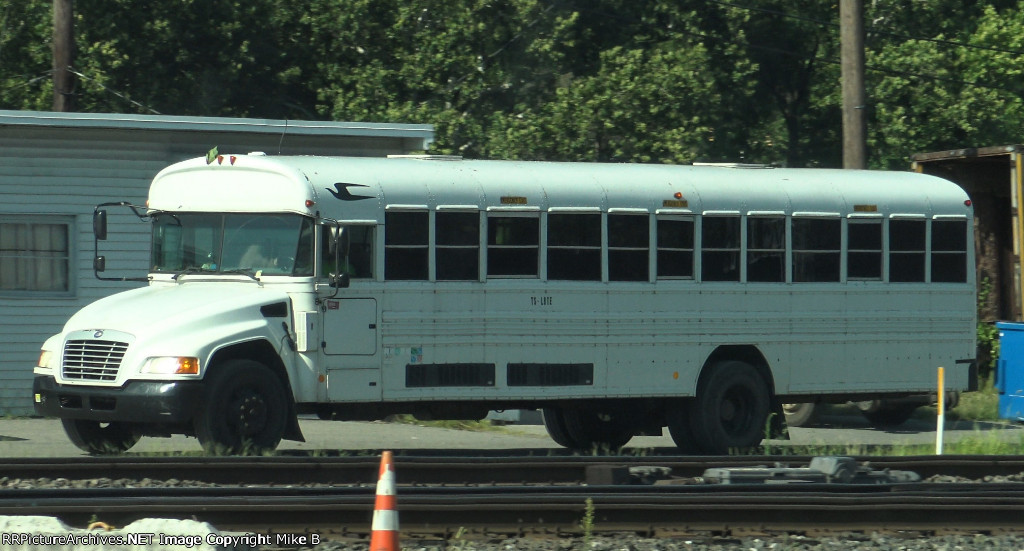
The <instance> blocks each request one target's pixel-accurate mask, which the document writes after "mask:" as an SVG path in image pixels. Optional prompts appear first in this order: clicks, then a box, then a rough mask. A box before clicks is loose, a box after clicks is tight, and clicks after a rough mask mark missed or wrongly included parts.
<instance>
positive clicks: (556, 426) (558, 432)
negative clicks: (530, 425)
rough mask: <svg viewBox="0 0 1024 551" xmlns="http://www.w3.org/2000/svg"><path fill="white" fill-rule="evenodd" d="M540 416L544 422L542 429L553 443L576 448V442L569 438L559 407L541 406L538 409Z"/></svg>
mask: <svg viewBox="0 0 1024 551" xmlns="http://www.w3.org/2000/svg"><path fill="white" fill-rule="evenodd" d="M540 418H541V420H542V421H543V422H544V429H545V430H547V431H548V436H550V437H551V439H552V440H554V442H555V444H558V445H559V446H562V447H564V448H569V449H574V448H576V447H577V446H576V442H575V441H574V440H572V439H571V438H569V432H568V431H567V430H566V429H565V418H564V417H563V416H562V410H561V409H559V408H543V409H541V410H540Z"/></svg>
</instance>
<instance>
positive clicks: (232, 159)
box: [230, 155, 238, 166]
mask: <svg viewBox="0 0 1024 551" xmlns="http://www.w3.org/2000/svg"><path fill="white" fill-rule="evenodd" d="M230 159H231V165H232V166H234V164H235V161H237V160H238V157H235V156H234V155H232V156H231V157H230Z"/></svg>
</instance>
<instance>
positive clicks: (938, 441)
mask: <svg viewBox="0 0 1024 551" xmlns="http://www.w3.org/2000/svg"><path fill="white" fill-rule="evenodd" d="M945 378H946V373H945V369H943V368H942V367H940V368H939V393H938V395H937V396H938V408H939V415H938V418H937V420H936V421H935V455H942V429H943V428H944V427H945V425H946V396H945V387H946V382H945Z"/></svg>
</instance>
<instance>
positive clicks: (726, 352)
mask: <svg viewBox="0 0 1024 551" xmlns="http://www.w3.org/2000/svg"><path fill="white" fill-rule="evenodd" d="M728 360H735V361H740V362H743V363H747V364H750V365H752V366H754V368H756V369H757V372H758V374H759V375H761V377H762V378H763V379H764V382H765V384H767V385H768V389H769V391H770V392H771V396H772V399H774V398H775V377H773V376H772V368H771V366H770V365H768V360H766V359H765V358H764V354H761V351H760V350H758V349H757V347H756V346H754V345H752V344H730V345H723V346H719V347H718V348H716V349H715V351H714V352H712V353H711V355H710V356H708V359H707V360H705V361H704V365H703V366H702V367H701V370H700V378H699V379H698V380H697V388H698V389H699V388H700V387H701V384H702V383H703V382H704V380H705V379H706V378H707V376H708V375H709V374H710V373H711V369H709V368H710V367H712V366H714V365H715V364H717V363H721V362H724V361H728Z"/></svg>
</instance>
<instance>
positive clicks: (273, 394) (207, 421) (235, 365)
mask: <svg viewBox="0 0 1024 551" xmlns="http://www.w3.org/2000/svg"><path fill="white" fill-rule="evenodd" d="M287 425H288V398H287V396H286V395H285V392H284V387H283V385H282V384H281V381H280V380H279V379H278V377H277V376H276V375H274V373H273V372H272V371H270V369H269V368H267V367H266V366H265V365H263V364H261V363H259V362H255V361H252V360H231V361H229V362H227V363H225V364H224V365H222V366H220V368H219V369H214V371H213V372H212V373H211V374H210V375H209V376H208V378H207V381H206V400H205V402H204V403H203V405H202V408H201V410H200V412H199V415H198V416H197V417H196V419H195V431H196V437H197V438H198V439H199V443H201V444H202V445H203V448H204V449H205V450H206V451H207V452H208V453H212V454H230V455H239V454H258V453H262V452H264V451H270V450H273V449H275V448H277V445H278V444H279V443H280V442H281V438H283V437H284V432H285V428H286V427H287Z"/></svg>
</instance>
